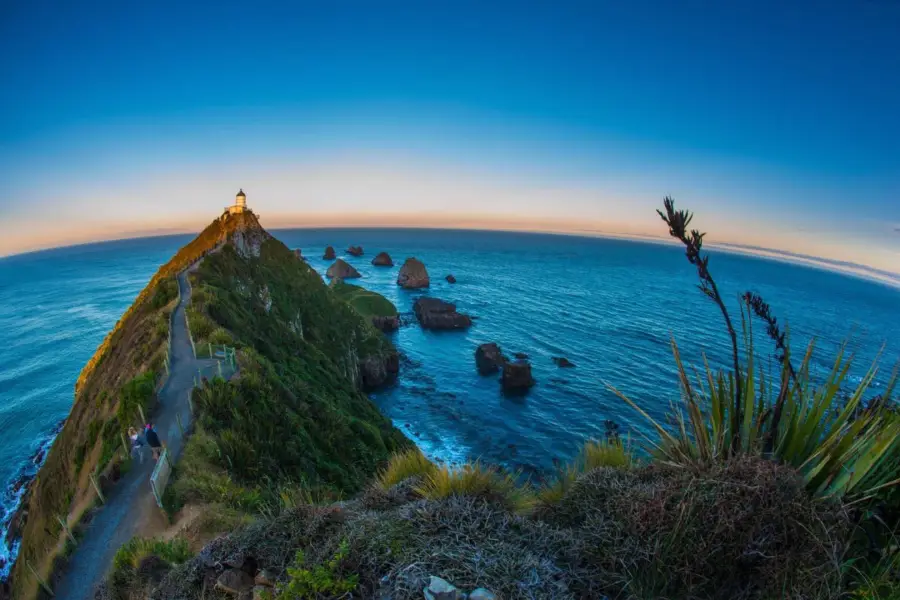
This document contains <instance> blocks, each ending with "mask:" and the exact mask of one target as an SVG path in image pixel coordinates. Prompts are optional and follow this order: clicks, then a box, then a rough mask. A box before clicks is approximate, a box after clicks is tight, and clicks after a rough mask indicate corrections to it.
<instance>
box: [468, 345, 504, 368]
mask: <svg viewBox="0 0 900 600" xmlns="http://www.w3.org/2000/svg"><path fill="white" fill-rule="evenodd" d="M504 362H505V359H504V358H503V353H502V352H501V351H500V346H498V345H497V344H495V343H493V342H491V343H489V344H481V345H480V346H478V348H476V349H475V368H477V369H478V373H479V374H480V375H490V374H491V373H496V372H498V371H499V370H500V368H501V367H502V366H503V363H504Z"/></svg>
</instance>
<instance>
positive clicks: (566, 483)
mask: <svg viewBox="0 0 900 600" xmlns="http://www.w3.org/2000/svg"><path fill="white" fill-rule="evenodd" d="M635 464H636V460H635V458H634V454H633V453H632V450H631V445H630V444H629V442H628V440H625V441H622V439H621V438H619V437H618V436H615V437H612V438H610V439H606V440H596V441H589V442H587V443H586V444H585V445H584V448H582V450H581V453H580V454H579V455H578V457H577V458H576V459H575V460H574V461H572V462H571V463H570V464H568V465H566V466H565V467H564V468H562V469H561V470H560V472H559V473H558V474H557V477H556V479H555V480H553V481H552V483H549V484H548V485H545V486H544V487H542V488H541V489H540V490H539V491H538V504H539V506H540V508H541V509H542V510H543V509H547V508H549V507H551V506H554V505H556V504H559V502H560V501H561V500H562V499H563V497H565V495H566V493H567V492H568V491H569V489H571V487H572V485H574V483H575V481H576V480H577V479H578V478H579V477H580V476H582V475H584V474H585V473H587V472H588V471H591V470H593V469H599V468H601V467H612V468H616V469H627V468H630V467H632V466H634V465H635Z"/></svg>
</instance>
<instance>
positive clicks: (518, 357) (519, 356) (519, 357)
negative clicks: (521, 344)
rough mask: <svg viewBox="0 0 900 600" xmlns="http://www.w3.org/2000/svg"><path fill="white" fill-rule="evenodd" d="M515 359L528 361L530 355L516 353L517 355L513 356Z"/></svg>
mask: <svg viewBox="0 0 900 600" xmlns="http://www.w3.org/2000/svg"><path fill="white" fill-rule="evenodd" d="M513 357H514V358H515V359H516V360H528V355H527V354H525V353H524V352H516V353H515V354H513Z"/></svg>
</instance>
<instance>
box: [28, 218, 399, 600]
mask: <svg viewBox="0 0 900 600" xmlns="http://www.w3.org/2000/svg"><path fill="white" fill-rule="evenodd" d="M226 242H230V243H229V244H227V245H225V243H226ZM223 245H225V246H224V249H223ZM260 246H262V247H264V251H263V252H262V257H261V258H258V259H257V258H255V257H254V255H255V254H257V253H259V250H260ZM218 249H222V252H221V253H215V251H216V250H218ZM289 254H290V253H289V251H288V250H287V249H286V248H285V247H284V246H283V245H281V244H280V243H279V242H277V241H275V240H272V239H271V238H270V236H269V235H268V234H267V233H266V232H265V231H264V230H263V229H262V228H261V227H260V225H259V222H258V221H257V219H256V217H255V216H254V215H253V213H250V212H247V213H244V214H241V215H230V216H223V217H222V218H220V219H216V220H215V221H213V222H212V223H211V224H210V225H209V226H208V227H207V228H206V229H204V230H203V232H201V234H200V235H199V236H197V238H195V239H194V240H193V241H191V242H190V243H189V244H187V245H186V246H184V247H183V248H181V249H180V250H179V251H178V253H177V254H176V255H175V256H174V257H173V258H172V259H171V260H170V261H169V262H167V263H166V264H165V265H163V266H162V267H161V268H160V269H159V271H158V272H157V273H156V274H155V275H154V276H153V278H152V279H151V280H150V282H149V283H148V285H147V287H145V288H144V289H143V290H142V291H141V293H140V294H139V295H138V297H137V298H136V299H135V301H134V303H133V304H132V306H131V307H130V308H129V309H128V310H127V311H126V313H125V314H124V315H123V316H122V318H121V319H120V320H119V321H118V322H117V323H116V326H115V327H114V328H113V330H112V331H111V332H110V333H109V335H107V337H106V339H105V340H104V341H103V343H102V344H101V345H100V347H99V348H98V349H97V351H96V353H95V354H94V356H93V357H92V358H91V360H90V361H89V362H88V363H87V365H86V366H85V368H84V370H83V371H82V373H81V375H80V376H79V378H78V381H77V383H76V386H75V401H74V404H73V407H72V410H71V413H70V415H69V418H68V420H67V421H66V424H65V426H64V427H63V429H62V431H61V432H60V434H59V436H58V437H57V439H56V441H55V443H54V445H53V447H52V449H51V451H50V453H49V455H48V457H47V460H46V462H45V464H44V466H43V467H42V469H41V471H40V472H39V473H38V476H37V478H36V479H35V481H34V483H33V485H32V488H31V492H30V495H29V497H28V498H27V500H26V502H25V505H24V510H23V512H22V514H23V515H24V516H26V519H25V524H24V527H23V529H22V534H23V535H22V545H21V549H20V554H19V558H20V559H19V560H18V561H17V562H16V565H15V567H14V570H13V573H12V577H11V580H12V582H13V586H14V594H15V597H17V598H19V597H21V598H28V597H31V596H33V595H34V593H35V592H36V584H35V580H34V578H33V577H32V576H31V574H30V573H29V571H28V570H27V567H26V566H25V562H26V561H28V562H29V563H30V564H31V565H34V566H35V567H36V568H37V569H38V571H39V572H41V574H42V575H43V576H46V575H47V574H48V573H49V572H51V570H52V563H53V559H54V557H55V556H57V555H58V554H59V552H60V551H61V550H62V548H63V540H64V535H65V534H64V533H63V532H62V528H61V526H60V524H59V522H58V520H57V517H61V518H65V519H67V520H68V521H69V523H70V524H74V523H76V522H77V520H78V518H79V517H80V515H81V513H83V512H84V511H85V510H86V509H88V508H89V507H90V506H91V505H92V503H93V501H94V497H95V493H94V492H93V490H92V488H91V484H90V480H89V474H91V473H96V474H97V477H98V479H99V480H100V481H101V484H102V483H104V482H106V481H108V480H114V479H115V478H116V477H117V473H118V465H119V463H120V462H121V461H122V460H123V458H124V452H123V451H122V442H121V436H120V434H121V433H123V432H124V431H125V430H126V429H127V427H128V426H129V425H133V424H137V422H138V419H139V417H138V414H139V413H138V408H137V407H138V405H139V404H140V405H142V407H143V408H144V410H145V412H146V413H147V414H148V415H149V414H150V411H151V410H152V406H153V404H154V403H155V395H156V390H157V389H158V387H159V385H160V384H161V382H162V376H163V375H164V373H165V357H166V352H167V340H168V335H169V318H170V314H171V311H172V310H173V307H174V306H175V303H176V301H177V300H176V299H177V296H178V285H177V282H176V280H175V276H176V274H177V273H179V272H180V271H182V270H183V269H185V268H186V267H188V266H189V265H191V264H193V263H195V262H196V261H197V260H198V259H200V258H201V257H204V256H209V258H210V260H208V261H206V262H205V263H204V268H203V269H202V270H201V272H200V274H199V275H198V277H199V280H200V282H201V284H200V286H199V287H200V288H201V290H203V291H206V292H209V293H210V300H211V302H209V303H207V302H206V300H205V299H204V297H203V292H201V293H200V294H198V300H199V303H198V307H197V308H198V311H199V312H201V313H203V312H204V311H205V309H206V307H207V306H208V307H209V309H210V312H211V315H212V318H213V319H219V320H221V322H222V325H223V326H224V327H227V328H228V329H229V330H231V331H232V332H233V333H234V337H235V339H236V340H237V342H236V343H237V344H238V345H239V346H241V347H242V348H243V349H244V350H243V351H242V353H241V355H240V360H241V364H242V367H243V369H244V375H243V377H242V378H241V380H240V382H239V383H238V384H236V387H234V388H227V387H226V388H225V389H226V390H227V392H224V393H227V394H234V393H238V392H240V394H241V395H242V398H243V399H244V400H247V401H249V400H250V399H251V398H253V399H257V400H259V402H261V403H264V402H270V403H271V404H270V405H271V406H276V405H280V403H281V402H289V403H290V406H291V409H290V411H289V412H290V413H291V414H290V416H289V417H285V418H283V419H282V420H281V421H279V422H277V423H275V424H274V425H275V426H276V430H275V431H276V432H277V435H278V436H281V437H280V439H277V438H276V439H275V440H273V441H274V442H275V445H283V446H285V447H288V448H294V449H295V450H296V452H297V453H301V452H302V453H303V456H304V458H303V461H302V466H298V467H296V468H294V467H289V468H288V469H287V471H288V472H290V473H291V474H292V476H299V475H300V474H306V475H307V476H310V477H311V476H312V475H313V474H315V473H317V472H319V471H322V472H325V471H331V472H333V475H327V476H325V477H323V480H325V481H329V482H333V483H335V484H336V485H338V486H339V487H352V485H354V484H355V483H356V482H358V480H359V479H360V478H361V477H362V476H363V473H365V472H371V470H372V469H374V464H375V463H376V462H377V461H378V460H379V459H381V458H384V457H386V456H387V452H388V451H389V450H391V449H394V448H397V447H399V446H400V445H402V444H403V443H404V439H403V438H402V436H401V435H400V434H399V432H396V431H394V430H393V429H392V428H391V426H390V424H389V423H387V422H386V421H385V420H384V419H383V418H382V417H381V415H380V413H378V411H377V409H375V408H374V407H373V406H372V405H371V404H370V403H369V402H368V400H367V399H366V398H365V396H364V395H362V394H361V393H360V392H359V391H358V383H359V381H360V374H359V361H360V359H361V358H363V359H365V358H366V357H371V356H373V355H379V354H388V353H389V352H391V351H393V349H392V348H391V347H390V345H389V344H388V343H387V342H384V341H383V340H382V339H381V337H380V336H379V335H378V334H377V333H376V332H375V331H374V330H373V329H372V328H371V327H370V326H368V324H367V323H365V322H363V320H362V319H360V318H358V316H357V315H356V313H354V312H353V311H352V310H351V309H350V308H349V307H347V306H346V305H344V304H343V303H342V302H340V301H339V300H338V299H337V298H336V297H335V296H334V295H333V294H332V293H331V292H330V291H328V289H327V288H326V287H325V285H324V283H322V281H321V279H320V278H319V277H318V276H317V275H315V274H314V273H313V272H311V271H310V270H309V269H308V267H306V266H305V264H304V263H303V262H302V261H298V260H296V258H294V257H293V255H292V254H290V258H289V257H288V255H289ZM245 257H247V258H245ZM266 281H273V282H279V283H278V284H273V285H272V286H271V291H272V294H273V300H274V302H273V310H272V311H271V312H272V314H269V313H267V312H266V311H265V310H264V309H263V308H262V306H261V305H258V304H256V303H254V302H253V301H252V299H251V298H249V297H247V296H245V295H244V291H243V290H245V288H242V287H241V285H248V286H249V285H251V284H254V285H255V284H256V283H260V285H263V286H264V285H265V282H266ZM207 282H208V284H207ZM197 324H198V325H202V324H203V323H202V322H200V321H198V323H197ZM293 325H296V326H298V327H303V328H305V331H302V332H301V331H300V330H299V329H298V330H297V333H293V332H292V331H291V329H290V328H291V327H292V326H293ZM194 326H195V323H193V322H192V328H193V327H194ZM219 329H221V327H218V326H217V327H215V328H213V329H212V330H211V331H210V332H209V334H207V335H205V336H202V337H203V339H207V338H209V337H210V335H211V334H213V333H215V332H216V331H217V330H219ZM218 335H220V336H223V335H224V336H228V340H230V336H231V334H229V333H227V332H226V331H225V330H224V329H222V330H221V331H219V333H218ZM223 341H224V340H223ZM219 343H221V342H219ZM298 353H299V354H298ZM310 378H312V379H310ZM310 381H316V382H318V383H317V384H312V383H310ZM250 389H253V390H254V391H255V393H256V394H258V395H256V396H254V395H252V394H250V393H249V391H248V390H250ZM245 393H246V395H244V394H245ZM332 405H333V406H334V409H333V410H332V409H330V408H329V407H331V406H332ZM278 414H279V415H281V416H284V414H285V413H283V412H282V413H278ZM273 418H277V415H276V416H273ZM315 420H321V423H328V422H331V420H333V421H335V422H337V423H340V426H341V427H342V428H343V427H346V428H347V430H346V431H345V430H344V429H340V433H341V435H344V434H345V433H347V432H348V431H350V432H353V433H354V434H355V435H356V437H358V438H359V439H361V440H369V441H370V442H371V443H370V444H368V445H366V446H365V448H364V450H363V449H360V448H356V447H354V446H353V445H347V444H337V443H336V442H334V441H332V442H329V443H325V442H323V441H322V440H321V439H318V438H316V439H314V440H313V441H310V440H309V436H307V435H301V436H300V437H301V438H302V440H303V441H302V442H297V443H296V444H295V445H292V444H291V442H290V441H289V440H290V438H291V437H292V436H293V435H294V433H295V432H297V431H302V428H301V429H295V428H296V427H298V423H300V422H303V423H306V424H307V425H306V427H308V428H309V429H315V430H316V431H314V433H315V435H324V434H323V432H326V431H328V428H327V427H321V426H320V427H318V428H312V427H310V423H312V422H313V421H315ZM207 422H208V423H209V421H207ZM288 423H290V426H288ZM321 423H320V425H321ZM210 430H211V432H212V433H214V434H221V435H222V436H224V438H225V439H228V440H231V441H232V442H233V443H234V444H236V445H235V446H233V447H234V448H235V450H234V453H235V454H236V455H237V454H239V452H238V451H237V450H236V448H238V445H237V444H240V443H246V440H247V438H246V437H241V435H240V432H241V430H240V427H239V426H238V425H236V424H233V423H228V422H226V423H225V424H224V429H222V428H218V429H217V428H216V427H210ZM232 433H233V434H234V435H232ZM243 434H245V435H247V434H248V432H247V431H244V432H243ZM267 435H268V433H267ZM250 439H252V437H251V438H250ZM360 443H361V444H363V442H360ZM329 444H330V445H329ZM313 447H315V448H317V449H318V451H319V453H318V454H314V455H313V456H312V458H309V457H307V456H306V451H307V450H308V449H310V448H313ZM332 449H339V450H340V452H339V453H335V454H334V455H330V454H329V452H330V451H331V450H332ZM255 455H256V456H259V457H260V459H259V461H260V462H259V463H258V464H259V465H260V467H261V468H268V467H267V466H266V465H268V464H269V463H267V462H266V460H265V456H264V454H260V453H257V454H255ZM363 455H365V457H366V458H365V459H363V458H362V457H363ZM345 459H346V460H351V461H359V462H358V464H357V463H356V462H354V464H353V465H350V466H345V465H344V460H345ZM298 460H299V459H298ZM247 468H248V469H250V467H247ZM248 472H249V471H248ZM242 473H243V471H242Z"/></svg>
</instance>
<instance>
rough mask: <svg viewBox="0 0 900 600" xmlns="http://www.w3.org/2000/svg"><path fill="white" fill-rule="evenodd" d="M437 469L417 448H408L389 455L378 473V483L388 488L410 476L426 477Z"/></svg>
mask: <svg viewBox="0 0 900 600" xmlns="http://www.w3.org/2000/svg"><path fill="white" fill-rule="evenodd" d="M436 471H437V467H436V466H435V465H434V463H433V462H431V461H430V460H428V459H427V458H425V455H424V454H422V451H421V450H419V449H418V448H410V449H409V450H405V451H403V452H398V453H396V454H394V455H393V456H391V459H390V460H389V461H388V464H387V466H386V467H385V468H384V469H383V470H382V471H381V473H379V475H378V483H379V484H380V485H381V487H382V488H384V489H388V488H391V487H393V486H395V485H397V484H398V483H400V482H402V481H405V480H407V479H409V478H410V477H428V476H430V475H433V474H434V473H435V472H436Z"/></svg>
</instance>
